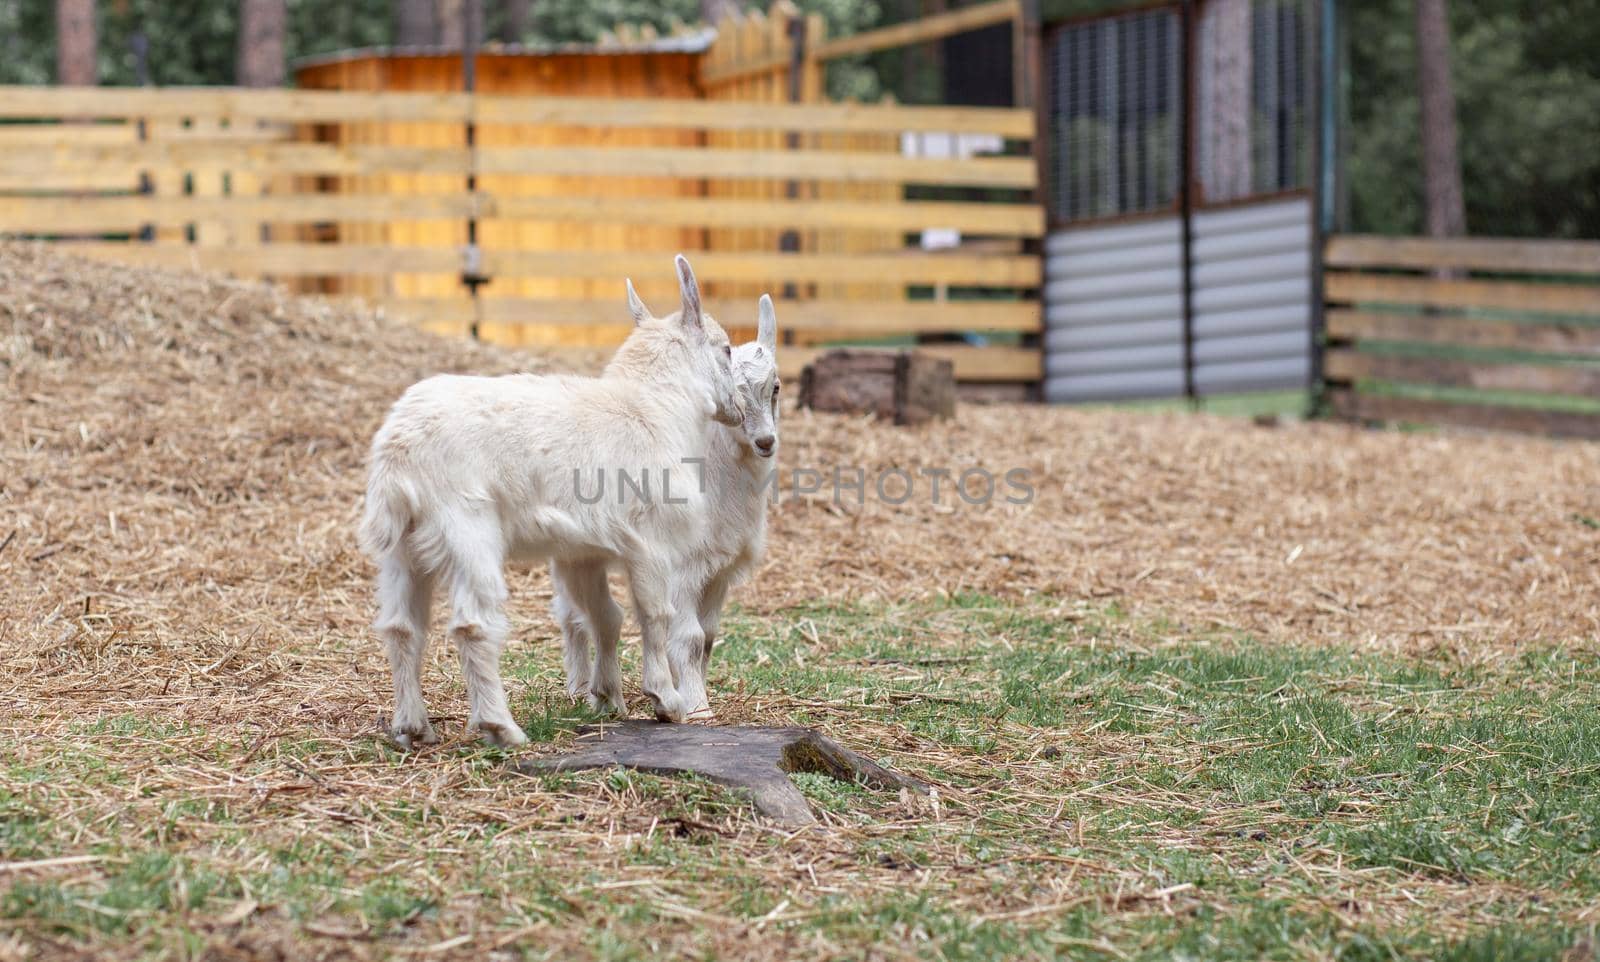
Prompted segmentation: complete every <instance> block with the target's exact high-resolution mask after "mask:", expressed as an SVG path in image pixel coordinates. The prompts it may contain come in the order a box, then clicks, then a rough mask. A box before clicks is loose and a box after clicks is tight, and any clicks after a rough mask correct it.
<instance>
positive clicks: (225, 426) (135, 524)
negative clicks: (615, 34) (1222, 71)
mask: <svg viewBox="0 0 1600 962" xmlns="http://www.w3.org/2000/svg"><path fill="white" fill-rule="evenodd" d="M667 269H668V265H667V264H666V263H665V262H664V263H663V271H665V270H667ZM623 309H624V308H623V304H622V299H621V296H620V292H619V297H618V312H619V316H620V315H621V312H622V311H623ZM752 310H753V305H752ZM780 319H781V315H780ZM550 363H551V362H547V361H545V360H543V359H540V358H538V357H534V356H529V355H523V354H517V353H514V352H508V351H503V350H499V349H494V348H491V347H487V346H480V345H475V344H471V343H467V342H462V341H452V340H442V339H437V338H434V337H432V336H429V335H425V334H421V333H418V332H415V331H412V330H408V329H404V328H402V327H399V326H396V325H395V324H393V323H389V322H386V321H384V320H382V319H381V318H375V317H373V316H372V315H370V314H368V313H364V312H361V311H359V310H356V309H351V308H343V307H334V306H329V305H327V304H325V303H321V302H316V301H309V300H306V301H302V300H297V299H294V298H291V297H288V296H286V295H283V294H281V293H280V292H277V291H275V290H273V289H271V288H268V287H264V286H261V285H248V284H241V283H233V282H227V281H222V280H218V279H208V278H204V277H199V276H194V275H186V274H168V273H158V272H150V271H141V270H134V269H128V268H121V267H112V266H106V265H100V264H93V263H87V262H82V261H79V260H75V259H70V258H66V257H62V256H59V255H58V254H56V253H54V252H51V251H49V250H46V249H44V248H42V247H38V246H30V245H9V246H4V245H0V374H3V377H4V385H3V388H0V612H3V613H4V614H3V615H0V718H3V722H0V726H3V728H5V729H8V731H5V732H4V733H3V734H4V737H6V738H9V739H11V740H12V741H13V743H19V742H23V741H24V740H26V739H29V738H35V737H37V736H39V735H41V734H46V735H48V734H52V733H53V734H54V735H57V736H60V737H62V738H67V737H77V735H76V734H75V733H79V734H81V732H82V731H83V726H84V725H86V724H90V723H92V722H94V721H95V720H96V719H104V718H110V717H118V716H126V715H132V716H138V717H141V718H145V719H155V720H161V719H166V720H170V721H172V722H174V723H182V724H185V725H201V726H208V727H209V728H210V730H211V731H212V732H213V733H214V734H215V737H217V738H219V739H224V740H229V741H230V743H233V744H236V752H235V755H234V756H233V761H232V762H226V763H219V762H217V760H216V759H214V758H213V759H211V760H210V761H199V760H197V761H195V762H194V765H193V768H194V770H195V773H196V774H195V775H194V777H195V778H196V779H198V780H199V783H201V784H215V785H217V786H219V788H218V791H223V790H224V788H223V787H225V786H226V785H227V784H228V783H227V778H226V769H227V768H229V767H231V766H233V765H235V764H242V763H243V762H244V761H248V760H250V759H253V758H254V757H256V753H258V752H260V751H261V750H262V746H263V745H267V744H270V743H271V740H272V739H273V738H275V737H278V736H279V735H281V734H282V733H283V732H285V731H294V732H297V733H303V734H309V735H316V736H319V737H329V738H338V739H351V738H365V737H368V736H370V734H371V733H372V732H373V730H374V726H375V721H376V719H377V718H378V717H379V715H380V713H381V712H383V711H384V710H386V707H387V701H388V693H387V669H386V667H385V666H384V664H383V662H382V656H381V653H380V652H379V650H378V648H377V646H376V644H375V643H373V642H372V641H371V640H370V639H369V637H368V634H367V623H368V621H369V619H370V611H371V597H370V588H369V578H370V575H371V571H370V568H369V565H368V563H367V562H366V560H365V559H364V558H362V556H361V555H360V554H359V552H358V551H357V549H356V547H355V544H354V537H353V529H354V526H355V522H356V519H357V517H358V512H359V507H360V494H361V490H362V484H363V463H364V456H365V451H366V445H367V443H368V441H369V439H370V437H371V435H372V432H373V431H374V430H375V428H376V426H377V424H378V423H379V421H380V420H381V418H382V417H383V415H384V413H385V411H386V409H387V406H388V405H389V404H390V403H391V402H392V401H393V400H394V398H396V397H397V396H398V394H399V393H400V391H401V390H403V389H404V388H405V387H406V386H407V385H408V384H410V383H411V382H413V381H415V380H417V379H419V378H421V377H423V376H426V375H427V374H430V373H435V372H439V371H470V372H478V373H502V372H510V371H518V370H534V371H538V370H543V369H546V368H547V366H549V364H550ZM788 393H789V397H790V398H791V400H792V397H793V392H792V391H790V392H788ZM780 458H781V462H780V463H781V465H782V469H783V471H784V472H785V476H784V481H783V489H784V490H783V493H784V497H782V498H781V500H780V502H779V504H778V505H777V507H776V508H775V509H774V511H773V513H772V527H771V534H770V550H769V553H768V557H767V560H766V563H765V565H764V566H763V568H762V569H761V571H760V573H759V574H758V576H757V577H756V579H755V581H754V583H753V584H750V585H747V586H745V587H743V588H742V589H740V590H739V591H738V592H737V593H736V595H735V601H736V602H737V603H738V604H739V605H740V606H742V608H743V609H744V610H746V611H748V612H751V613H752V614H753V615H756V616H761V615H763V614H771V613H773V612H777V611H779V610H780V609H787V608H792V607H794V606H797V605H807V604H817V603H828V602H851V603H863V604H868V605H871V604H896V603H902V602H922V601H930V600H936V599H941V598H948V597H951V596H958V595H963V594H968V593H977V594H982V595H987V596H996V597H999V598H1001V599H1011V600H1014V601H1016V602H1017V603H1018V604H1026V605H1029V606H1035V607H1037V606H1047V607H1048V606H1057V607H1059V608H1061V609H1062V610H1067V609H1073V608H1074V607H1075V606H1076V607H1078V608H1081V607H1083V606H1085V605H1088V606H1093V607H1094V608H1096V609H1101V608H1104V607H1106V606H1115V607H1117V608H1119V609H1122V610H1125V611H1128V612H1131V613H1133V615H1134V616H1136V617H1138V618H1140V619H1143V620H1145V621H1147V622H1155V623H1161V624H1167V625H1170V626H1171V631H1172V632H1173V633H1174V634H1184V635H1189V636H1193V635H1197V634H1200V635H1205V634H1215V635H1216V636H1218V637H1234V636H1240V635H1249V636H1252V637H1254V638H1257V639H1260V640H1262V641H1264V642H1276V641H1280V640H1281V641H1284V642H1296V643H1304V642H1312V643H1319V644H1327V645H1332V646H1338V647H1340V648H1342V649H1354V650H1363V651H1365V650H1371V651H1375V652H1382V653H1412V652H1437V651H1441V650H1442V651H1445V652H1448V653H1449V654H1450V655H1451V656H1453V657H1455V658H1457V659H1460V660H1464V661H1468V662H1479V661H1482V662H1492V661H1495V660H1496V659H1501V658H1503V657H1505V656H1506V655H1507V654H1509V653H1515V652H1519V651H1523V650H1527V649H1532V648H1548V647H1550V646H1558V647H1562V648H1572V649H1574V650H1579V649H1581V650H1584V651H1588V652H1592V651H1593V650H1594V649H1595V648H1596V647H1597V641H1600V445H1589V444H1579V443H1554V442H1548V441H1543V440H1536V439H1530V438H1519V437H1504V436H1486V435H1480V436H1472V435H1465V434H1444V433H1438V434H1435V433H1402V432H1375V431H1368V430H1361V429H1355V428H1350V427H1345V426H1339V425H1330V424H1300V423H1285V424H1283V425H1280V426H1276V427H1262V426H1256V425H1254V424H1252V423H1250V422H1245V421H1238V420H1225V419H1220V418H1214V417H1207V416H1198V415H1187V414H1177V413H1173V414H1165V413H1147V412H1131V411H1115V410H1085V409H1068V408H1047V407H1018V406H992V407H985V406H965V407H963V408H962V409H961V410H960V411H959V412H958V415H957V417H956V419H955V420H954V421H953V422H951V423H949V424H933V425H928V426H926V427H922V428H917V429H899V428H894V427H890V426H885V425H881V424H875V423H872V422H870V421H867V420H861V419H851V418H845V417H838V416H831V415H821V414H814V413H811V412H803V411H796V410H794V409H793V408H792V407H786V408H785V410H784V412H783V420H782V425H781V455H780ZM856 468H860V469H862V470H863V471H864V472H865V473H866V477H867V479H868V491H869V494H870V493H871V491H872V488H873V487H874V486H875V485H874V481H875V479H876V478H877V477H878V476H879V475H880V474H881V473H882V472H883V471H885V470H888V469H893V468H899V469H903V470H907V471H910V472H913V473H914V474H915V473H918V472H920V471H921V470H922V469H924V468H945V469H949V470H950V471H951V472H952V473H953V474H957V475H959V474H960V473H961V472H963V471H966V470H968V469H974V468H981V469H984V470H986V471H988V472H990V474H991V475H993V476H994V477H996V478H1003V477H1004V476H1005V475H1006V472H1008V471H1020V472H1023V474H1021V475H1014V477H1019V478H1024V479H1025V483H1026V484H1027V485H1028V486H1029V487H1030V488H1031V491H1032V497H1031V499H1028V503H1025V504H1013V503H1008V502H1007V500H1006V495H1007V494H1013V495H1015V494H1017V493H1018V491H1017V490H1016V489H1012V488H1008V487H1006V486H1005V483H1004V482H1003V481H1002V482H1001V485H1000V487H999V488H998V489H997V493H996V496H995V497H994V498H993V499H992V500H991V503H988V504H979V505H974V504H969V503H967V502H966V501H965V500H963V499H961V498H958V497H956V496H955V495H954V493H953V492H952V491H951V490H950V489H949V488H948V486H947V487H946V488H945V490H944V491H943V492H942V497H941V499H940V501H939V503H934V501H933V499H932V498H931V496H930V492H929V489H928V479H927V477H926V476H925V475H919V476H918V477H917V478H916V484H915V487H914V488H913V491H912V496H911V497H910V498H909V499H908V500H907V501H906V502H905V503H904V504H900V505H894V504H888V503H884V502H882V501H879V500H878V499H876V498H872V497H869V498H868V499H867V500H866V503H864V504H858V503H857V500H856V495H855V494H854V492H853V490H849V489H847V490H846V491H845V492H844V500H843V503H837V502H836V500H835V498H834V492H833V490H832V482H831V479H832V476H833V472H834V471H835V469H840V470H842V471H844V472H846V475H845V476H846V477H851V476H852V475H853V472H854V469H856ZM796 469H812V470H815V471H817V472H819V474H820V475H821V477H822V478H823V486H822V490H821V491H818V492H815V493H808V494H795V493H794V490H793V489H794V488H795V478H794V476H793V474H792V473H791V472H793V471H794V470H796ZM801 480H802V482H803V481H804V480H806V478H805V477H804V476H802V479H801ZM886 483H887V484H888V486H889V492H890V495H891V497H895V498H898V497H899V494H900V490H901V482H900V481H899V480H898V479H897V480H891V481H888V482H886ZM512 590H513V602H512V604H513V607H514V610H515V617H514V624H515V625H516V633H515V638H516V639H517V640H516V641H515V644H516V645H521V646H539V645H543V646H549V647H550V648H551V649H552V656H551V658H550V659H549V660H550V661H551V662H552V663H553V662H554V656H553V649H554V647H555V645H554V642H553V641H552V634H553V632H552V628H551V625H550V623H549V621H548V619H547V617H546V615H545V611H546V608H547V605H548V591H547V588H546V582H545V578H544V575H543V573H542V572H540V571H535V572H531V573H527V574H524V575H519V576H517V577H516V578H515V580H514V581H513V584H512ZM631 636H632V635H631V627H630V629H629V634H628V635H627V636H625V644H628V643H629V642H628V641H627V639H628V638H630V637H631ZM435 661H436V662H437V664H438V665H439V666H443V667H436V668H435V669H434V670H435V671H453V668H451V667H450V666H449V658H448V656H447V655H440V656H438V657H436V659H435ZM538 681H539V683H543V684H548V685H549V686H550V687H551V691H550V694H551V695H552V696H554V694H555V685H556V679H555V676H554V675H553V674H549V675H547V676H543V677H541V678H540V679H538ZM435 707H436V709H437V708H439V707H440V706H437V705H436V706H435ZM443 707H444V708H446V709H448V710H451V711H457V712H459V710H460V706H459V705H454V706H452V705H447V704H446V705H444V706H443ZM455 727H459V725H457V726H455ZM134 741H137V740H136V739H135V740H134ZM130 744H131V743H130ZM130 750H131V751H135V752H136V751H137V750H138V749H137V747H136V746H135V747H132V748H130ZM240 752H242V754H241V753H240ZM27 754H28V753H27V752H26V751H24V752H23V756H26V755H27ZM23 756H19V757H23ZM441 771H443V770H442V769H430V768H428V767H426V766H418V767H414V768H408V769H406V770H405V772H404V773H403V774H397V775H396V777H395V779H394V780H391V781H388V782H386V783H385V787H384V789H383V791H385V792H391V793H392V792H400V791H421V792H424V793H427V792H432V793H434V794H435V795H437V794H438V793H439V792H441V791H448V789H449V785H450V782H449V780H448V779H444V780H443V781H441V780H440V779H442V778H443V776H442V775H440V772H441ZM162 777H168V778H171V777H176V776H174V775H172V774H171V773H170V772H169V773H168V774H167V775H165V776H162ZM430 779H431V781H430ZM156 783H157V784H158V783H159V779H157V782H156ZM96 804H98V803H96ZM485 804H489V802H485ZM91 835H92V833H91ZM846 867H847V866H846ZM735 954H737V953H735Z"/></svg>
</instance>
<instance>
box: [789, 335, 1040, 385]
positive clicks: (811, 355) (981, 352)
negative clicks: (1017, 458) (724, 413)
mask: <svg viewBox="0 0 1600 962" xmlns="http://www.w3.org/2000/svg"><path fill="white" fill-rule="evenodd" d="M828 350H830V348H826V347H780V348H778V373H779V374H780V375H781V376H783V377H785V378H790V379H795V380H798V378H799V377H800V370H801V369H802V368H804V367H805V366H806V365H807V364H810V363H811V362H812V361H814V360H816V358H817V357H818V356H819V355H821V354H823V353H825V352H827V351H828ZM883 350H894V349H893V348H884V349H883ZM917 350H918V351H921V352H923V353H925V354H931V355H933V356H935V357H943V358H949V360H950V362H951V364H952V365H954V367H955V372H956V380H958V381H984V382H990V381H1004V382H1015V381H1022V382H1031V381H1037V380H1039V378H1040V377H1041V376H1042V374H1041V372H1042V371H1043V366H1042V363H1043V362H1042V360H1041V358H1040V355H1039V351H1038V349H1036V348H1027V347H973V346H969V345H963V344H921V345H918V346H917Z"/></svg>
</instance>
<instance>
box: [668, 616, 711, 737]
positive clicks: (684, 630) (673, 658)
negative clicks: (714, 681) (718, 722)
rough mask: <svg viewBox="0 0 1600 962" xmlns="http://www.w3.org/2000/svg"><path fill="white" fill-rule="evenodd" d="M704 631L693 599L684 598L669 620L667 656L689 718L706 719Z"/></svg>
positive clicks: (707, 713) (707, 707) (707, 714)
mask: <svg viewBox="0 0 1600 962" xmlns="http://www.w3.org/2000/svg"><path fill="white" fill-rule="evenodd" d="M705 637H706V636H705V632H704V631H703V630H702V629H701V627H700V617H699V612H698V610H697V606H696V604H695V599H694V598H692V597H691V598H687V599H684V603H683V604H680V605H679V606H678V608H677V613H676V615H675V616H674V617H673V619H672V630H671V633H670V634H669V635H668V637H667V658H668V661H669V662H670V664H671V667H672V675H673V680H674V681H676V682H677V688H678V697H679V698H681V699H682V700H683V705H684V708H685V709H686V712H687V714H686V715H685V716H684V717H685V718H687V719H689V720H691V721H704V720H709V719H710V718H711V717H712V715H711V707H710V705H709V704H708V703H707V700H706V676H705V670H704V665H705Z"/></svg>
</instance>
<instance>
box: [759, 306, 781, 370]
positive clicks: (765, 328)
mask: <svg viewBox="0 0 1600 962" xmlns="http://www.w3.org/2000/svg"><path fill="white" fill-rule="evenodd" d="M756 341H757V343H759V344H760V345H761V346H762V347H764V348H766V349H767V350H768V351H769V352H771V353H772V354H774V355H776V354H777V353H778V314H777V312H776V311H774V310H773V309H772V295H770V294H763V295H761V306H760V308H759V309H758V319H757V320H756Z"/></svg>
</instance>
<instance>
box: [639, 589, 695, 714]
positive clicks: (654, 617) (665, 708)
mask: <svg viewBox="0 0 1600 962" xmlns="http://www.w3.org/2000/svg"><path fill="white" fill-rule="evenodd" d="M628 581H629V584H630V586H631V587H632V590H633V613H634V617H636V618H638V619H639V631H640V634H641V635H642V644H641V646H640V648H641V659H640V660H641V661H642V662H643V663H644V684H643V688H644V693H645V695H646V696H647V697H648V698H649V699H650V701H651V702H652V703H654V705H655V713H656V718H657V719H659V720H661V721H668V722H681V721H683V718H684V704H683V699H682V698H681V697H680V696H679V695H678V689H677V685H676V680H675V679H674V678H673V676H672V664H671V662H670V660H669V659H668V656H667V652H668V650H669V649H668V643H669V640H670V638H671V634H672V628H673V622H674V619H675V618H676V617H677V612H676V611H675V609H674V608H673V606H672V593H671V590H670V576H669V574H668V565H666V564H664V563H662V562H661V561H659V560H657V559H648V560H636V561H630V562H629V564H628Z"/></svg>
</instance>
